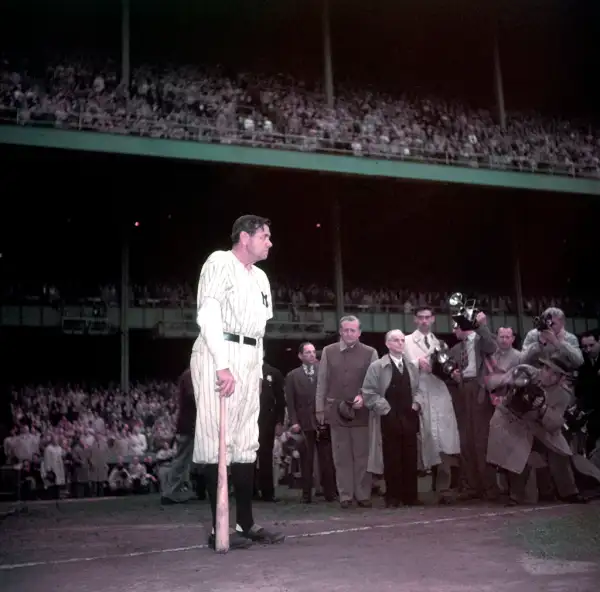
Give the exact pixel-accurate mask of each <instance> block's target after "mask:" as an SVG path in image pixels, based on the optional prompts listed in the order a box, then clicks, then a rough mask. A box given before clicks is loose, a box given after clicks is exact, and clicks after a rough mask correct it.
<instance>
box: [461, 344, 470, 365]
mask: <svg viewBox="0 0 600 592" xmlns="http://www.w3.org/2000/svg"><path fill="white" fill-rule="evenodd" d="M468 365H469V352H468V351H467V342H466V341H463V342H462V349H461V350H460V367H461V368H462V369H463V370H464V369H465V368H466V367H467V366H468Z"/></svg>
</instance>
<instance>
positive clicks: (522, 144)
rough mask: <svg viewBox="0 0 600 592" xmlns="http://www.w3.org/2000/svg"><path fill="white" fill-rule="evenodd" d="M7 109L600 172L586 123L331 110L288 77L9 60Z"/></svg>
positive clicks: (595, 135)
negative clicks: (127, 76) (126, 74)
mask: <svg viewBox="0 0 600 592" xmlns="http://www.w3.org/2000/svg"><path fill="white" fill-rule="evenodd" d="M0 110H1V112H0V118H1V119H2V120H4V121H5V122H7V121H8V122H13V123H14V122H18V123H19V124H21V125H28V124H33V123H36V122H37V123H38V124H39V123H44V124H47V125H53V126H56V127H60V128H74V129H86V130H93V131H98V132H108V133H113V134H135V135H142V136H148V137H151V138H172V139H180V140H191V141H202V142H221V143H242V142H243V143H246V144H250V145H256V146H257V145H263V146H270V147H273V148H287V149H289V148H293V149H298V150H306V151H345V152H350V153H353V154H354V155H355V156H376V157H380V158H381V157H383V158H399V159H411V160H435V161H437V162H441V163H447V164H451V163H455V164H462V165H468V166H475V167H477V166H480V167H492V168H498V169H516V170H520V171H529V172H547V173H553V174H568V175H585V176H593V177H598V176H600V133H599V132H598V130H594V129H592V128H591V127H590V126H589V125H587V124H584V123H583V124H582V123H578V122H574V121H573V122H569V121H564V120H557V119H548V118H544V117H543V116H541V115H540V114H537V113H529V114H524V113H509V114H507V121H506V126H505V128H504V129H502V127H501V126H500V125H499V124H498V123H497V121H496V120H495V118H494V117H493V116H492V114H491V113H490V112H488V111H483V110H475V109H471V108H469V107H468V106H466V105H461V104H458V103H449V102H446V101H442V100H436V99H432V98H428V97H421V98H416V97H412V96H408V95H406V96H399V97H393V96H390V95H389V94H386V93H379V92H376V91H373V90H368V91H365V90H357V89H353V88H346V87H342V86H338V87H337V88H336V92H335V103H334V107H333V109H330V108H329V107H328V106H327V102H326V99H325V96H324V93H323V92H322V90H320V89H319V88H318V87H316V88H311V87H310V86H309V85H307V84H305V83H304V82H302V81H297V80H294V79H292V78H290V77H289V76H283V75H280V76H275V77H273V76H260V75H254V74H247V73H239V74H237V75H228V74H227V73H224V72H223V71H221V70H219V69H217V68H212V69H209V68H200V67H198V66H182V67H159V66H140V67H138V68H136V69H134V71H133V72H132V76H131V84H130V85H129V88H128V87H127V86H126V85H123V84H121V83H120V76H119V73H118V68H117V66H116V64H112V65H111V64H110V63H109V64H104V63H100V64H97V63H94V62H93V61H90V60H78V59H71V60H66V61H61V62H57V63H50V62H48V63H47V64H45V65H44V66H43V67H41V68H39V69H36V68H34V67H33V66H32V65H31V64H28V65H27V66H23V65H21V64H17V63H16V62H15V63H14V65H13V64H12V63H11V62H10V60H5V61H4V63H3V65H2V66H1V69H0Z"/></svg>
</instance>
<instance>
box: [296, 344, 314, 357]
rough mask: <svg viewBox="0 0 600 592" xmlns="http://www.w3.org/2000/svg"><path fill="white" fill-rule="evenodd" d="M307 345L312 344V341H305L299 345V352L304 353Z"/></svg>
mask: <svg viewBox="0 0 600 592" xmlns="http://www.w3.org/2000/svg"><path fill="white" fill-rule="evenodd" d="M307 345H312V343H311V342H310V341H303V342H302V343H301V344H300V345H299V346H298V353H299V354H303V353H304V348H305V347H306V346H307Z"/></svg>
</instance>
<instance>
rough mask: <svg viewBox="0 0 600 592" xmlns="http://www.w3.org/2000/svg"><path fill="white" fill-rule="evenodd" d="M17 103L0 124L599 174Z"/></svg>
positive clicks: (599, 175)
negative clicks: (40, 110)
mask: <svg viewBox="0 0 600 592" xmlns="http://www.w3.org/2000/svg"><path fill="white" fill-rule="evenodd" d="M24 113H25V112H23V111H21V110H17V109H7V108H5V107H4V108H3V107H1V106H0V124H3V125H21V126H34V127H53V128H56V129H62V130H77V131H95V132H101V133H111V134H116V135H129V136H140V137H147V138H151V139H152V138H156V139H161V138H168V139H172V140H186V141H195V142H203V143H219V144H230V145H239V146H251V147H261V148H271V149H279V150H298V151H302V152H317V153H319V152H320V153H324V154H339V155H345V156H355V157H359V158H377V159H386V160H397V161H408V162H420V163H431V164H442V165H448V166H463V167H473V168H484V169H493V170H501V171H513V172H523V173H537V174H547V175H558V176H570V177H585V178H592V179H600V167H598V166H593V165H590V166H585V165H578V164H573V163H560V162H555V163H550V162H543V161H533V160H531V159H529V158H527V157H518V156H506V155H500V154H498V155H492V154H475V153H473V154H458V153H451V152H447V151H444V152H440V151H429V150H422V149H418V148H413V147H410V148H408V147H403V148H399V150H400V151H399V152H398V151H393V150H392V149H391V147H390V148H386V147H385V146H384V145H382V144H381V143H377V144H375V143H372V144H370V143H369V141H370V140H373V141H376V140H377V139H376V138H374V137H371V138H370V137H368V136H361V138H360V139H359V142H362V145H361V148H360V149H353V148H352V142H348V141H343V142H340V141H336V140H332V139H328V138H323V137H320V136H317V135H314V136H302V135H294V134H282V133H278V132H269V131H265V130H263V129H254V130H246V129H243V128H242V127H240V128H221V127H217V126H216V125H215V124H214V123H212V124H207V125H190V124H185V123H180V122H176V121H169V120H164V119H160V120H159V119H150V118H143V117H139V116H136V115H133V116H131V115H128V116H126V117H124V118H123V117H119V116H113V115H107V114H95V115H92V114H89V113H69V114H66V117H65V118H64V119H59V118H57V117H56V115H55V114H52V113H44V114H36V113H33V114H30V115H24Z"/></svg>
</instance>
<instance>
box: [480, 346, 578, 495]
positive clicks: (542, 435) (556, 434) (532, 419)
mask: <svg viewBox="0 0 600 592" xmlns="http://www.w3.org/2000/svg"><path fill="white" fill-rule="evenodd" d="M540 363H541V365H542V368H541V369H540V370H538V371H536V369H534V368H533V367H531V366H527V368H529V369H530V371H531V372H532V373H533V374H534V375H535V376H536V379H537V380H538V381H539V384H540V385H541V386H542V387H543V388H544V390H545V395H546V398H545V401H544V403H543V404H542V405H541V406H540V407H536V408H534V409H532V410H531V411H528V412H527V413H525V414H523V415H517V414H515V413H513V412H512V411H511V410H510V409H509V405H510V401H508V400H505V401H503V402H502V403H501V404H500V405H498V406H497V407H496V409H495V411H494V415H493V417H492V420H491V422H490V434H489V441H488V452H487V461H488V462H489V463H490V464H492V465H496V466H498V467H501V468H503V469H506V470H507V471H508V472H509V473H508V475H509V486H510V504H511V505H514V504H518V503H520V502H521V501H522V500H523V496H524V489H525V485H526V483H527V479H528V477H529V472H530V470H531V468H532V464H534V455H533V454H532V453H537V454H539V455H541V456H542V458H543V459H544V460H545V461H546V462H547V463H548V466H549V468H550V473H551V475H552V478H553V480H554V482H555V484H556V489H557V491H558V495H559V497H560V498H561V499H562V500H564V501H567V502H575V503H578V502H582V501H584V500H583V498H582V496H581V495H580V494H579V491H578V489H577V486H576V484H575V477H574V475H573V470H572V467H571V449H570V447H569V445H568V443H567V441H566V439H565V437H564V435H563V434H562V427H563V424H564V413H565V411H566V409H567V407H568V406H569V403H570V401H571V393H570V391H569V390H567V388H566V386H565V382H566V379H567V376H568V374H569V372H570V367H569V365H568V362H567V361H565V360H564V359H563V358H562V357H561V355H560V354H555V355H552V356H551V357H550V358H549V359H543V360H540ZM507 380H510V377H509V378H508V379H507ZM509 384H510V383H509ZM509 398H510V397H509Z"/></svg>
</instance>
